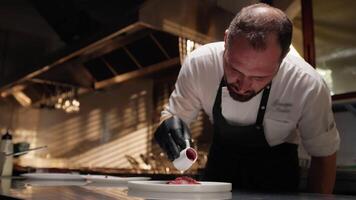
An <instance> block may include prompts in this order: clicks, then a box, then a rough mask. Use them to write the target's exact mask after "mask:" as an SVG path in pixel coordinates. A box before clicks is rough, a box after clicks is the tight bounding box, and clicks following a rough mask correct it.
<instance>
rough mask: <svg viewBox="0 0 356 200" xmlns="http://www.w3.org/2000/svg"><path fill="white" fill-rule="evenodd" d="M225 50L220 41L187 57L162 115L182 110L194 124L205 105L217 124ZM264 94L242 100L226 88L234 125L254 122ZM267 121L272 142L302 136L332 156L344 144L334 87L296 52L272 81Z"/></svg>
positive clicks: (225, 103) (308, 145) (226, 112)
mask: <svg viewBox="0 0 356 200" xmlns="http://www.w3.org/2000/svg"><path fill="white" fill-rule="evenodd" d="M223 51H224V43H223V42H216V43H210V44H207V45H204V46H201V47H200V48H198V49H196V50H195V51H193V52H192V53H191V54H190V55H189V56H187V58H186V59H185V61H184V63H183V65H182V68H181V70H180V73H179V76H178V79H177V82H176V85H175V90H174V91H173V93H172V94H171V97H170V99H169V104H168V105H167V106H166V107H165V110H164V111H163V112H162V117H166V116H167V115H177V116H178V117H180V118H181V119H182V120H183V121H185V122H186V123H187V124H190V122H191V121H192V120H194V119H195V118H196V116H197V114H198V112H199V111H200V110H201V109H203V110H204V111H205V113H206V114H207V115H208V116H209V118H210V121H211V122H212V123H213V116H212V110H213V105H214V101H215V97H216V93H217V89H218V87H219V83H220V81H221V78H222V77H223V62H222V56H223ZM261 95H262V92H261V93H259V95H257V96H255V97H254V98H252V99H251V100H250V101H248V102H238V101H235V100H233V99H232V98H231V97H230V95H229V93H228V91H227V88H226V87H224V88H222V105H221V106H222V114H223V116H224V117H225V118H226V120H227V121H228V122H229V123H231V124H235V125H249V124H254V123H255V122H256V117H257V111H258V107H259V103H260V99H261ZM263 124H264V130H265V137H266V140H267V142H268V143H269V145H270V146H275V145H278V144H281V143H283V142H289V143H296V144H297V143H299V141H301V142H302V144H303V146H304V148H305V149H306V151H307V152H308V153H309V154H310V155H311V156H327V155H331V154H333V153H334V152H336V151H337V150H338V148H339V143H340V138H339V133H338V131H337V129H336V126H335V121H334V117H333V113H332V111H331V98H330V92H329V89H328V88H327V86H326V84H325V82H324V81H323V79H322V77H321V76H320V75H319V74H318V73H317V72H316V71H315V70H314V69H313V68H312V67H311V66H310V65H309V64H308V63H306V62H305V61H304V60H303V59H302V58H300V57H297V56H294V55H292V54H288V55H287V56H286V57H285V59H284V60H283V62H282V64H281V66H280V69H279V71H278V73H277V75H276V76H275V77H274V78H273V80H272V87H271V91H270V95H269V99H268V104H267V109H266V113H265V117H264V122H263Z"/></svg>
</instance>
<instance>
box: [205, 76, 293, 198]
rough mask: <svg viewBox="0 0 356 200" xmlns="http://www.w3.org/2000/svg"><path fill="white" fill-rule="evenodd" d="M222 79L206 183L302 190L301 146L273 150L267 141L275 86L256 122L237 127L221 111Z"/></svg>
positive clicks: (286, 145) (266, 93) (264, 96)
mask: <svg viewBox="0 0 356 200" xmlns="http://www.w3.org/2000/svg"><path fill="white" fill-rule="evenodd" d="M223 86H225V81H224V80H222V81H221V83H220V86H219V89H218V92H217V95H216V98H215V102H214V107H213V117H214V137H213V143H212V145H211V147H210V151H209V157H208V162H207V165H206V169H205V173H204V180H208V181H224V182H231V183H232V185H233V188H239V189H246V190H250V189H251V190H258V191H276V192H293V191H297V190H298V185H299V165H298V151H297V145H296V144H291V143H283V144H280V145H277V146H273V147H270V146H269V145H268V143H267V141H266V139H265V134H264V129H263V118H264V114H265V110H266V106H267V101H268V97H269V91H270V87H271V84H269V85H268V86H267V87H266V88H265V89H264V91H263V94H262V99H261V102H260V107H259V110H258V114H257V119H256V123H255V124H254V125H248V126H234V125H230V124H229V123H227V121H226V120H225V118H224V117H223V115H222V110H221V88H222V87H223Z"/></svg>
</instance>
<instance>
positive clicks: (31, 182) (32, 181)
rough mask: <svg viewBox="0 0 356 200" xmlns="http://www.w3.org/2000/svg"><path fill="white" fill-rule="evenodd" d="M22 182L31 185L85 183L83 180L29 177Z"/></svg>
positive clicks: (73, 184) (75, 184) (77, 184)
mask: <svg viewBox="0 0 356 200" xmlns="http://www.w3.org/2000/svg"><path fill="white" fill-rule="evenodd" d="M24 184H26V185H31V186H84V185H86V184H87V182H86V181H84V179H83V180H76V181H75V180H44V179H42V180H40V179H29V180H26V181H24Z"/></svg>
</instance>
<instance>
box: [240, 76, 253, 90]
mask: <svg viewBox="0 0 356 200" xmlns="http://www.w3.org/2000/svg"><path fill="white" fill-rule="evenodd" d="M238 85H239V90H240V92H241V93H244V92H246V91H248V90H250V89H251V85H252V82H251V79H250V78H248V77H246V76H242V77H240V79H239V81H238Z"/></svg>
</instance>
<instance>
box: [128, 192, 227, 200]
mask: <svg viewBox="0 0 356 200" xmlns="http://www.w3.org/2000/svg"><path fill="white" fill-rule="evenodd" d="M127 195H128V196H131V197H139V198H144V199H170V200H178V199H179V200H185V199H187V200H195V199H204V200H225V199H231V198H232V193H231V192H150V191H142V190H129V191H128V193H127Z"/></svg>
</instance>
